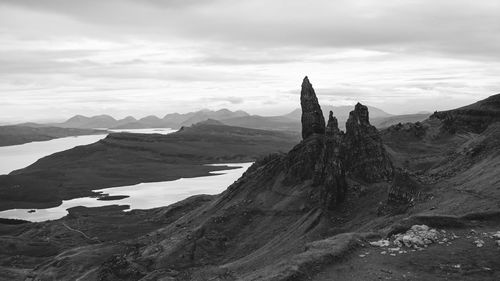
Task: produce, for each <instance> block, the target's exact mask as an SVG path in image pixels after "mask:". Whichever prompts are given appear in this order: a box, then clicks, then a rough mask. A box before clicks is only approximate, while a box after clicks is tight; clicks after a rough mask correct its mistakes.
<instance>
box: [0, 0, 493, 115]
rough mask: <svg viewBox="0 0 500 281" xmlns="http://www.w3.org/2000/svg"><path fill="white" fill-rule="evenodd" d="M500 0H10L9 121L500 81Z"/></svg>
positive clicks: (443, 99) (449, 91) (416, 108)
mask: <svg viewBox="0 0 500 281" xmlns="http://www.w3.org/2000/svg"><path fill="white" fill-rule="evenodd" d="M499 14H500V1H498V0H491V1H490V0H481V1H472V0H470V1H464V0H384V1H379V0H359V1H353V0H312V1H303V0H301V1H296V0H251V1H250V0H248V1H246V0H239V1H235V0H164V1H159V0H158V1H155V0H107V1H102V0H85V1H81V0H79V1H73V0H0V123H13V122H24V121H49V120H50V121H55V120H63V119H67V118H69V117H71V116H73V115H75V114H83V115H97V114H110V115H112V116H114V117H116V118H123V117H125V116H128V115H133V116H135V117H143V116H147V115H151V114H154V115H158V116H160V117H161V116H163V115H165V114H167V113H171V112H181V113H183V112H189V111H195V110H200V109H205V108H207V109H221V108H228V109H231V110H245V111H247V112H249V113H251V114H260V115H280V114H284V113H287V112H289V111H292V110H293V109H295V108H297V107H298V106H299V95H300V85H301V82H302V79H303V77H304V76H305V75H307V76H308V77H309V79H310V81H311V82H312V84H313V86H314V87H315V89H316V92H317V95H318V99H319V100H320V103H321V104H325V105H327V104H328V105H352V104H355V103H356V102H358V101H359V102H361V103H365V104H368V105H372V106H376V107H379V108H381V109H383V110H385V111H387V112H389V113H392V114H404V113H416V112H420V111H434V110H445V109H451V108H456V107H459V106H463V105H466V104H470V103H473V102H475V101H477V100H480V99H483V98H486V97H488V96H490V95H493V94H496V93H500V75H499V74H500V51H499V50H500V17H499V16H498V15H499Z"/></svg>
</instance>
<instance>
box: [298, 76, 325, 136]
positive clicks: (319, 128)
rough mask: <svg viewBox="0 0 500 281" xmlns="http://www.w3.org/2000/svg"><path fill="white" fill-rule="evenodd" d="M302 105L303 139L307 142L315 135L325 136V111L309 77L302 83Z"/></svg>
mask: <svg viewBox="0 0 500 281" xmlns="http://www.w3.org/2000/svg"><path fill="white" fill-rule="evenodd" d="M300 105H301V107H302V119H301V120H302V139H304V140H305V139H307V138H308V137H309V136H311V135H313V134H324V133H325V119H324V117H323V111H321V107H320V106H319V103H318V98H317V97H316V93H315V92H314V89H313V87H312V85H311V83H309V79H308V78H307V76H306V77H305V78H304V81H302V90H301V92H300Z"/></svg>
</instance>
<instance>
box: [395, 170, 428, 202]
mask: <svg viewBox="0 0 500 281" xmlns="http://www.w3.org/2000/svg"><path fill="white" fill-rule="evenodd" d="M419 189H420V187H419V184H418V183H417V182H416V181H415V180H413V179H412V178H411V176H410V174H409V173H408V171H406V170H403V169H396V170H395V171H394V180H393V182H392V184H391V186H390V187H389V191H388V196H387V203H388V204H391V205H407V204H410V203H411V202H413V201H414V200H415V198H416V196H417V193H418V191H419Z"/></svg>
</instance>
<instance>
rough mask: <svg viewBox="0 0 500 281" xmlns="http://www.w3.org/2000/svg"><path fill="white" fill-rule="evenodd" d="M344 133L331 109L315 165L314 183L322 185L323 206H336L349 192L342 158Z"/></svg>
mask: <svg viewBox="0 0 500 281" xmlns="http://www.w3.org/2000/svg"><path fill="white" fill-rule="evenodd" d="M342 139H343V133H342V132H341V131H340V130H339V128H338V122H337V118H335V117H334V116H333V112H331V111H330V116H329V118H328V125H327V127H326V133H325V142H324V148H323V151H322V154H321V157H320V159H319V161H318V162H317V163H316V167H315V178H314V184H315V185H319V186H321V188H320V192H319V194H318V195H319V198H320V200H321V203H322V205H323V206H325V207H327V208H332V207H335V206H336V205H337V204H338V203H340V202H342V201H343V200H344V198H345V195H346V192H347V182H346V178H345V169H344V165H343V159H342V155H341V153H342V147H343V144H342Z"/></svg>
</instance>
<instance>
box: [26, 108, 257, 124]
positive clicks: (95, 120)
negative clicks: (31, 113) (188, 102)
mask: <svg viewBox="0 0 500 281" xmlns="http://www.w3.org/2000/svg"><path fill="white" fill-rule="evenodd" d="M245 116H250V115H249V114H248V113H246V112H244V111H241V110H238V111H231V110H228V109H220V110H217V111H213V110H208V109H204V110H200V111H196V112H189V113H185V114H180V113H171V114H167V115H165V116H164V117H163V118H159V117H157V116H154V115H149V116H146V117H144V118H141V119H139V120H137V119H136V118H134V117H132V116H128V117H126V118H124V119H121V120H116V119H115V118H113V117H111V116H109V115H98V116H92V117H86V116H83V115H76V116H73V117H71V118H70V119H68V120H67V121H65V122H62V123H51V124H37V123H23V124H19V125H22V126H27V127H32V128H41V127H60V128H79V129H94V128H107V129H144V128H172V129H178V128H180V127H182V126H190V125H192V124H195V123H198V122H201V121H205V120H207V119H214V120H223V119H231V118H239V117H245Z"/></svg>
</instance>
